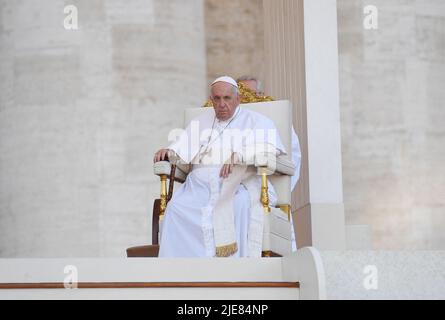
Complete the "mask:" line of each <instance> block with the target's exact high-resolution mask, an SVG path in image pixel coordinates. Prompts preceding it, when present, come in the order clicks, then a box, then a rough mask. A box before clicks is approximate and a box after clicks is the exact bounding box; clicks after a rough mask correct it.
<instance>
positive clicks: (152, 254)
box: [127, 245, 159, 258]
mask: <svg viewBox="0 0 445 320" xmlns="http://www.w3.org/2000/svg"><path fill="white" fill-rule="evenodd" d="M158 255H159V245H148V246H139V247H132V248H128V249H127V257H128V258H157V257H158Z"/></svg>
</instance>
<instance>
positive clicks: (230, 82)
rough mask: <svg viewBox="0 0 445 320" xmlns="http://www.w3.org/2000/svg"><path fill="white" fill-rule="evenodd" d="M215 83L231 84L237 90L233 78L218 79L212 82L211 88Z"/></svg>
mask: <svg viewBox="0 0 445 320" xmlns="http://www.w3.org/2000/svg"><path fill="white" fill-rule="evenodd" d="M217 82H225V83H228V84H231V85H232V86H234V87H235V88H238V84H237V83H236V81H235V80H234V79H233V78H231V77H228V76H224V77H219V78H218V79H216V80H215V81H213V82H212V86H213V85H214V84H215V83H217Z"/></svg>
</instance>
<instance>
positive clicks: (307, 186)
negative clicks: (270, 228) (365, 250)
mask: <svg viewBox="0 0 445 320" xmlns="http://www.w3.org/2000/svg"><path fill="white" fill-rule="evenodd" d="M263 5H264V24H265V25H264V30H265V33H264V34H265V57H266V59H265V64H266V68H265V73H266V77H265V85H266V92H267V93H268V94H270V95H272V96H274V97H275V98H277V99H288V100H291V101H292V103H293V106H294V119H293V120H294V126H295V129H296V131H297V133H298V136H299V139H300V144H301V149H302V156H303V158H302V168H301V178H300V181H299V183H298V186H297V189H296V191H295V193H294V195H293V203H292V211H293V217H294V224H295V230H296V237H297V243H298V246H299V247H304V246H315V247H317V248H319V249H322V250H329V249H336V250H342V249H344V248H345V221H344V206H343V185H342V165H341V136H340V106H339V86H338V85H339V84H338V48H337V12H336V10H337V7H336V1H335V0H307V1H304V0H264V2H263Z"/></svg>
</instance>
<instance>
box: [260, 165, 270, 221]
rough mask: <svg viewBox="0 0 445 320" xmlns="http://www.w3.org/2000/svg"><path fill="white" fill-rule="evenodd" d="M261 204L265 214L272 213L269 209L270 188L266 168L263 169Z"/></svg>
mask: <svg viewBox="0 0 445 320" xmlns="http://www.w3.org/2000/svg"><path fill="white" fill-rule="evenodd" d="M261 203H262V204H263V208H264V212H265V213H270V207H269V187H268V185H267V171H266V168H262V169H261Z"/></svg>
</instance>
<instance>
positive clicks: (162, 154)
mask: <svg viewBox="0 0 445 320" xmlns="http://www.w3.org/2000/svg"><path fill="white" fill-rule="evenodd" d="M169 151H170V150H169V149H161V150H159V151H158V152H156V153H155V156H154V158H153V162H154V163H156V162H159V161H164V160H166V158H167V155H168V152H169Z"/></svg>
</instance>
